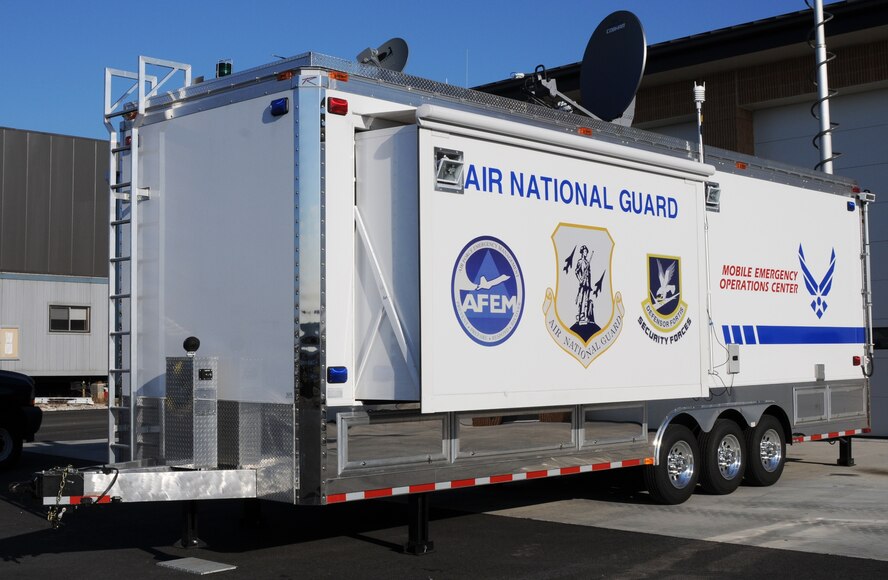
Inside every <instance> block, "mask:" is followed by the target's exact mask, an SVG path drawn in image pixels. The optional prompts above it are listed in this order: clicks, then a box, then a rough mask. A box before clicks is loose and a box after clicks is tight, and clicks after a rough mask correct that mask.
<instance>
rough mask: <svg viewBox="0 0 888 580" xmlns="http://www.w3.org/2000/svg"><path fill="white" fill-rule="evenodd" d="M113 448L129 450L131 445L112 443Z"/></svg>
mask: <svg viewBox="0 0 888 580" xmlns="http://www.w3.org/2000/svg"><path fill="white" fill-rule="evenodd" d="M111 447H114V448H116V449H129V447H130V446H129V443H112V444H111Z"/></svg>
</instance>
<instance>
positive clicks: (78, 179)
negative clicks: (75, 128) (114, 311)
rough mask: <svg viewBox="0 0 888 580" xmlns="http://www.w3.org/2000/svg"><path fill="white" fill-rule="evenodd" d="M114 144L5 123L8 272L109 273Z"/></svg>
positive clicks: (1, 252)
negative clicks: (109, 179)
mask: <svg viewBox="0 0 888 580" xmlns="http://www.w3.org/2000/svg"><path fill="white" fill-rule="evenodd" d="M107 165H108V144H107V143H106V142H104V141H98V140H95V139H85V138H79V137H66V136H63V135H52V134H49V133H37V132H30V131H21V130H17V129H6V128H0V272H19V273H32V274H53V275H64V276H71V275H73V276H87V277H104V276H107V275H108V258H107V252H108V250H107V239H108V238H107V235H108V234H107V229H108V228H107V226H106V221H107V211H108V210H107V208H108V189H107V188H108V185H107V173H108V168H107Z"/></svg>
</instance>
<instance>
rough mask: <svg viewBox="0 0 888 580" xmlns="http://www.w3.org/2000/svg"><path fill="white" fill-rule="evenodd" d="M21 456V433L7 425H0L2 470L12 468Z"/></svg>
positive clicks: (0, 462)
mask: <svg viewBox="0 0 888 580" xmlns="http://www.w3.org/2000/svg"><path fill="white" fill-rule="evenodd" d="M21 456H22V435H21V433H19V432H18V431H17V430H16V429H13V428H11V427H9V426H7V425H0V469H6V468H7V467H12V466H13V465H15V464H16V463H18V460H19V458H20V457H21Z"/></svg>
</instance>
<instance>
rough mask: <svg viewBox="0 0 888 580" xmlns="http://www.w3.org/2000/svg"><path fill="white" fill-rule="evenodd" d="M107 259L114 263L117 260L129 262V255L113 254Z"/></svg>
mask: <svg viewBox="0 0 888 580" xmlns="http://www.w3.org/2000/svg"><path fill="white" fill-rule="evenodd" d="M108 261H109V262H112V263H115V264H116V263H117V262H129V261H130V256H114V257H113V258H110V259H109V260H108Z"/></svg>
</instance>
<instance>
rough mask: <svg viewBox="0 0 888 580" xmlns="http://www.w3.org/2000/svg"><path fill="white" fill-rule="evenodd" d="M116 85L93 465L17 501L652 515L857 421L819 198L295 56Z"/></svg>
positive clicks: (861, 294) (536, 110) (856, 340)
mask: <svg viewBox="0 0 888 580" xmlns="http://www.w3.org/2000/svg"><path fill="white" fill-rule="evenodd" d="M151 67H161V68H163V67H165V68H166V69H167V70H168V71H169V73H170V74H169V75H167V76H166V77H165V78H164V79H163V80H162V81H160V80H158V78H159V76H152V75H151V74H150V73H149V72H146V71H150V70H151ZM118 78H124V79H127V80H129V81H131V82H132V83H133V85H132V88H131V89H130V91H129V92H127V93H125V94H124V97H122V98H121V99H120V100H119V101H117V102H116V103H115V102H114V101H113V100H112V97H111V91H110V89H109V90H106V95H107V98H106V118H107V119H108V125H109V129H110V131H111V144H112V160H111V162H112V171H111V195H112V201H113V203H112V204H111V207H112V215H111V216H110V224H111V234H112V235H111V248H110V250H111V256H112V257H111V276H110V279H111V296H110V314H111V317H112V320H113V324H112V332H111V337H110V351H109V354H110V360H111V366H112V368H111V369H110V373H111V378H112V380H111V383H110V387H109V395H110V398H111V399H110V400H111V410H110V417H111V419H110V431H109V438H110V457H109V461H110V462H111V464H110V465H108V466H106V467H104V468H96V469H86V470H79V471H75V472H67V473H64V474H62V473H60V472H58V471H53V472H45V473H43V474H40V476H39V477H38V481H37V483H38V494H39V495H40V496H42V497H43V498H44V501H45V503H46V504H47V505H50V506H58V505H68V504H78V503H105V502H111V501H112V500H114V501H122V502H127V501H161V500H198V499H214V498H263V499H266V500H274V501H279V502H287V503H295V504H331V503H338V502H345V501H350V500H358V499H366V498H376V497H384V496H394V495H401V494H422V493H425V492H429V491H434V490H441V489H452V488H457V487H464V486H472V485H486V484H491V483H500V482H508V481H516V480H521V479H533V478H542V477H551V476H558V475H568V474H578V473H583V472H590V471H597V470H599V469H610V468H618V467H628V466H643V467H642V468H643V469H644V470H645V471H646V481H647V484H648V486H649V489H650V492H651V494H652V496H653V497H654V498H655V499H657V500H659V501H662V502H667V503H678V502H682V501H684V500H686V499H687V498H688V497H689V496H690V495H691V493H692V492H693V491H694V488H695V487H696V485H697V484H698V482H699V483H701V484H702V486H703V487H704V488H705V489H706V490H708V491H710V492H714V493H729V492H731V491H733V490H734V489H735V488H736V486H737V485H738V484H739V483H740V481H741V479H743V478H744V477H745V479H746V480H747V481H748V482H751V483H752V484H758V485H769V484H772V483H774V482H775V481H777V479H778V478H779V476H780V474H781V471H782V469H783V464H784V459H785V444H786V443H789V442H800V441H803V440H810V439H821V438H836V437H845V436H850V435H855V434H859V433H861V432H864V431H866V430H867V427H868V425H869V416H868V413H869V383H868V380H867V377H866V371H867V370H868V368H869V364H870V362H869V359H870V355H871V340H870V331H869V328H870V314H869V296H870V294H869V288H868V279H869V273H868V264H867V255H868V241H867V233H866V231H867V230H866V215H867V214H866V211H867V203H868V202H870V201H872V199H873V198H872V195H871V194H868V193H860V192H859V190H858V189H857V188H856V187H855V184H854V183H852V182H851V181H849V180H846V179H842V178H838V177H833V176H830V175H825V174H822V173H815V172H811V171H807V170H803V169H798V168H792V167H788V166H784V165H780V164H776V163H771V162H766V161H763V160H760V159H756V158H752V157H746V156H742V155H737V154H734V153H729V152H726V151H720V150H707V163H705V164H704V163H701V162H699V161H698V160H697V151H696V146H694V145H691V144H689V143H688V142H686V141H683V140H677V139H673V138H669V137H664V136H659V135H654V134H651V133H647V132H644V131H640V130H635V129H632V128H626V127H619V126H616V125H611V124H609V123H605V122H599V121H593V120H590V119H588V118H586V117H580V116H575V115H572V114H568V113H564V112H561V111H557V110H552V109H547V108H543V107H539V106H536V105H532V104H528V103H523V102H517V101H513V100H509V99H504V98H500V97H496V96H491V95H487V94H482V93H479V92H475V91H471V90H465V89H461V88H457V87H454V86H450V85H446V84H442V83H437V82H433V81H428V80H424V79H420V78H416V77H412V76H408V75H405V74H401V73H398V72H393V71H389V70H385V69H381V68H376V67H372V66H367V65H362V64H358V63H355V62H350V61H345V60H340V59H336V58H331V57H328V56H323V55H319V54H315V53H308V54H304V55H302V56H297V57H294V58H290V59H287V60H281V61H277V62H274V63H272V64H269V65H267V66H262V67H258V68H255V69H251V70H247V71H244V72H242V73H239V74H234V75H232V76H226V77H223V78H218V79H214V80H209V81H206V82H201V83H194V82H192V79H191V75H190V67H188V66H186V65H181V64H178V63H173V62H169V61H159V60H154V59H148V58H142V59H140V66H139V72H138V73H126V72H122V71H109V72H108V75H107V81H108V86H109V87H110V86H112V85H113V84H114V82H116V79H118ZM178 78H184V81H183V82H182V85H181V86H180V87H172V88H171V87H170V86H169V82H172V81H173V80H175V79H178ZM167 79H172V80H171V81H169V82H168V83H167V84H162V82H163V81H167ZM130 100H132V102H129V101H130ZM189 337H190V338H189ZM195 338H196V339H199V341H198V340H195ZM185 339H189V340H187V341H186V344H185V349H183V346H182V345H183V340H185ZM198 346H199V348H200V352H199V353H196V352H195V351H197V348H198ZM186 350H187V351H190V352H189V353H188V354H186V352H185V351H186ZM861 363H862V364H861ZM60 484H61V486H62V489H61V490H60V489H59V487H60Z"/></svg>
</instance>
